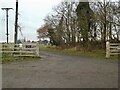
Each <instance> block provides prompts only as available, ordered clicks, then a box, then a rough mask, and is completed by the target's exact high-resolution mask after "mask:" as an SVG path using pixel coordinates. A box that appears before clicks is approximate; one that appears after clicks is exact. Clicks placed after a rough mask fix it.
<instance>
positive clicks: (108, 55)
mask: <svg viewBox="0 0 120 90" xmlns="http://www.w3.org/2000/svg"><path fill="white" fill-rule="evenodd" d="M109 57H110V42H109V41H107V42H106V58H109Z"/></svg>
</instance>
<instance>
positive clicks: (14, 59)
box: [0, 53, 40, 64]
mask: <svg viewBox="0 0 120 90" xmlns="http://www.w3.org/2000/svg"><path fill="white" fill-rule="evenodd" d="M0 58H1V60H2V62H1V63H2V64H6V63H13V62H23V61H35V60H39V59H40V57H33V56H32V57H31V56H30V57H22V56H20V57H19V56H17V57H16V56H12V55H11V54H10V53H8V54H2V56H1V57H0Z"/></svg>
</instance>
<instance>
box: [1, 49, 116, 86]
mask: <svg viewBox="0 0 120 90" xmlns="http://www.w3.org/2000/svg"><path fill="white" fill-rule="evenodd" d="M41 56H42V59H40V60H35V61H26V62H19V63H11V64H3V65H2V80H3V81H2V86H3V88H118V63H117V62H114V61H108V60H100V59H97V58H91V57H78V56H66V55H59V54H55V53H50V52H43V51H42V52H41Z"/></svg>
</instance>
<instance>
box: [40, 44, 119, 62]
mask: <svg viewBox="0 0 120 90" xmlns="http://www.w3.org/2000/svg"><path fill="white" fill-rule="evenodd" d="M40 50H41V51H48V52H55V53H59V54H64V55H70V56H88V57H96V58H101V59H106V60H116V61H117V60H118V55H114V56H111V57H110V58H105V52H104V51H103V50H94V51H92V52H83V51H76V50H75V48H71V49H58V48H56V47H54V46H53V47H47V46H44V45H40Z"/></svg>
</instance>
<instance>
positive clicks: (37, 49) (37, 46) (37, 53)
mask: <svg viewBox="0 0 120 90" xmlns="http://www.w3.org/2000/svg"><path fill="white" fill-rule="evenodd" d="M39 53H40V52H39V43H37V44H36V55H37V56H38V57H39V56H40V55H39Z"/></svg>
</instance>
